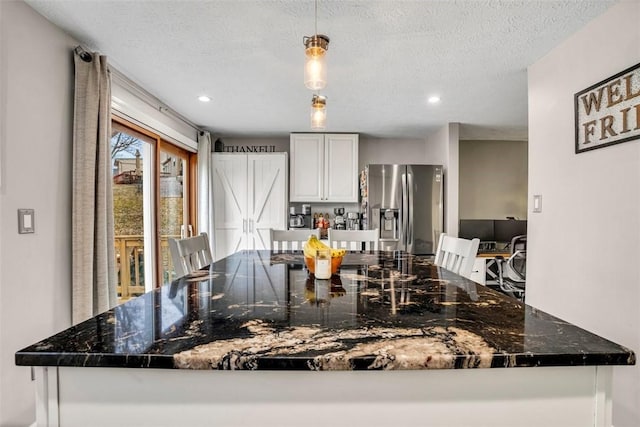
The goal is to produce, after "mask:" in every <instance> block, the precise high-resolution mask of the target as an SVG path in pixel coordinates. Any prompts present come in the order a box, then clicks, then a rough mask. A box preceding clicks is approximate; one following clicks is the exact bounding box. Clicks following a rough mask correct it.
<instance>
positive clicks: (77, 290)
mask: <svg viewBox="0 0 640 427" xmlns="http://www.w3.org/2000/svg"><path fill="white" fill-rule="evenodd" d="M74 62H75V72H76V76H75V99H74V102H75V105H74V124H73V184H72V185H73V202H72V221H73V222H72V309H73V316H72V320H73V323H74V324H76V323H79V322H82V321H83V320H86V319H88V318H91V317H93V316H95V315H96V314H98V313H101V312H103V311H105V310H108V309H110V308H111V307H113V306H115V305H116V303H117V295H116V270H115V249H114V226H113V194H112V191H111V150H110V138H111V76H110V73H109V68H108V65H107V58H106V57H105V56H100V55H99V54H97V53H89V52H86V51H83V50H81V49H78V48H77V49H75V51H74Z"/></svg>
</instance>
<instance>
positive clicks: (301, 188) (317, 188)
mask: <svg viewBox="0 0 640 427" xmlns="http://www.w3.org/2000/svg"><path fill="white" fill-rule="evenodd" d="M290 141H291V145H290V154H291V176H290V186H289V189H290V191H289V193H290V194H289V198H290V200H291V201H292V202H323V201H324V192H323V184H324V176H325V174H324V134H321V133H302V134H291V139H290Z"/></svg>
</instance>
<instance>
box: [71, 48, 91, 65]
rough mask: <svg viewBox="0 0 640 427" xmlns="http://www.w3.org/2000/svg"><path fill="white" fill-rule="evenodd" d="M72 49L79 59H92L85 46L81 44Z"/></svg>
mask: <svg viewBox="0 0 640 427" xmlns="http://www.w3.org/2000/svg"><path fill="white" fill-rule="evenodd" d="M73 51H74V52H75V53H76V55H78V56H79V57H80V59H82V60H83V61H84V62H91V61H92V60H93V56H92V55H91V54H90V53H89V52H87V50H86V49H85V48H83V47H82V46H80V45H78V46H76V48H75V49H73Z"/></svg>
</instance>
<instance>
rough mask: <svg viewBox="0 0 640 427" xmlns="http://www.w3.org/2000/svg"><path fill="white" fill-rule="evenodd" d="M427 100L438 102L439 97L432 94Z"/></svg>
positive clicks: (433, 102)
mask: <svg viewBox="0 0 640 427" xmlns="http://www.w3.org/2000/svg"><path fill="white" fill-rule="evenodd" d="M428 101H429V104H437V103H438V102H440V97H439V96H437V95H433V96H430V97H429V99H428Z"/></svg>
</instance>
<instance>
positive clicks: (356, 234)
mask: <svg viewBox="0 0 640 427" xmlns="http://www.w3.org/2000/svg"><path fill="white" fill-rule="evenodd" d="M379 237H380V234H379V233H378V229H377V228H376V229H375V230H335V229H333V228H330V229H329V246H331V247H332V248H338V249H340V248H344V249H347V250H349V251H361V250H362V247H363V245H364V250H366V251H377V250H378V240H379Z"/></svg>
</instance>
